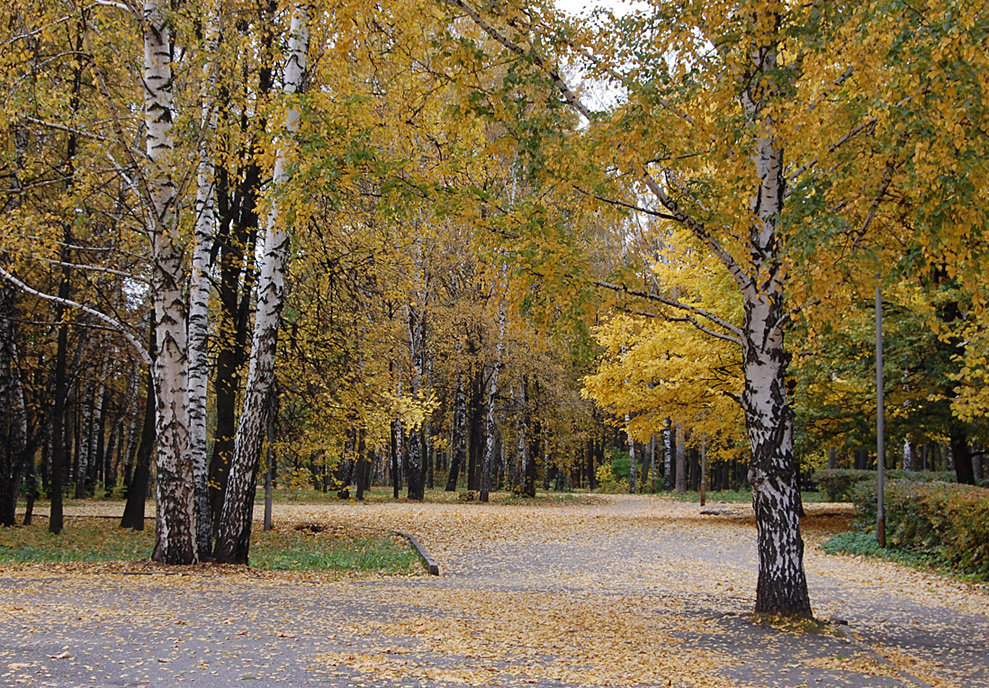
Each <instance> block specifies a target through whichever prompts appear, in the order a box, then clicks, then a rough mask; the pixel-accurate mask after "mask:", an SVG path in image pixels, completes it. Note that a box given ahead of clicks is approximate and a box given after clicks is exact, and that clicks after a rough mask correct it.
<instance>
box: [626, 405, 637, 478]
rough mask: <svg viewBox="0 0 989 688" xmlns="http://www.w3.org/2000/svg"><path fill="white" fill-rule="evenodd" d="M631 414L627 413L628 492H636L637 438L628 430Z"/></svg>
mask: <svg viewBox="0 0 989 688" xmlns="http://www.w3.org/2000/svg"><path fill="white" fill-rule="evenodd" d="M628 422H629V415H628V414H627V413H626V414H625V436H626V437H627V438H628V493H629V494H635V440H634V439H632V435H631V434H630V433H629V431H628Z"/></svg>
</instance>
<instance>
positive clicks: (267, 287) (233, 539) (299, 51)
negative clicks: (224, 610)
mask: <svg viewBox="0 0 989 688" xmlns="http://www.w3.org/2000/svg"><path fill="white" fill-rule="evenodd" d="M306 12H307V8H306V7H304V6H301V5H296V6H295V8H294V9H293V12H292V23H291V28H290V35H289V46H288V49H289V56H288V60H287V62H286V64H285V70H284V75H283V79H282V84H283V89H284V90H285V92H286V93H287V94H289V95H293V94H296V93H300V92H301V91H302V86H303V78H304V76H305V71H306V61H307V51H308V48H309V32H308V16H307V14H306ZM300 117H301V112H300V110H299V108H298V107H292V108H290V109H289V111H288V113H287V117H286V123H285V129H286V132H287V133H288V135H289V136H292V135H294V134H295V133H297V132H298V129H299V124H300ZM288 145H289V144H288V142H285V141H283V142H282V143H281V145H280V146H279V149H278V154H277V155H276V158H275V169H274V172H273V183H274V184H275V185H276V186H282V185H284V184H285V182H287V181H288V160H287V158H288V150H287V147H288ZM282 222H283V221H280V220H279V217H278V212H277V205H276V204H273V205H272V210H271V212H270V214H269V217H268V222H267V227H266V228H265V240H264V257H263V259H262V266H261V274H260V276H259V278H258V288H257V290H258V307H257V313H256V315H255V319H254V338H253V342H252V346H251V360H250V366H249V368H248V373H247V389H246V390H245V393H244V405H243V410H242V411H241V414H240V423H239V425H238V427H237V436H236V438H235V440H234V454H233V459H232V460H231V462H230V475H229V478H228V482H227V490H226V495H225V496H224V499H223V509H222V511H221V514H220V528H219V530H218V532H217V541H216V551H215V555H216V558H217V560H218V561H220V562H223V563H231V564H246V563H247V562H248V552H249V548H250V541H251V521H252V512H253V505H254V489H255V486H256V483H257V470H258V463H259V461H260V457H261V445H262V440H263V432H264V421H265V415H266V412H267V410H268V400H269V397H270V395H271V393H272V389H273V385H274V381H275V347H276V343H277V340H278V328H279V324H280V320H281V311H282V306H283V305H284V295H285V269H286V266H287V263H288V253H289V235H288V232H287V231H286V230H285V229H284V228H283V226H282Z"/></svg>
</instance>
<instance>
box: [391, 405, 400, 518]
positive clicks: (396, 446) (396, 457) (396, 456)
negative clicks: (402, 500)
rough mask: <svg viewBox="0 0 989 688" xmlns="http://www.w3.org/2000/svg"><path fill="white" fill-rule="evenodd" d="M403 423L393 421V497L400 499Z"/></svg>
mask: <svg viewBox="0 0 989 688" xmlns="http://www.w3.org/2000/svg"><path fill="white" fill-rule="evenodd" d="M401 433H402V425H401V423H399V422H398V421H392V423H391V482H392V490H391V492H392V499H398V496H399V494H400V493H401V491H402V457H401V456H400V454H401V453H402V440H401Z"/></svg>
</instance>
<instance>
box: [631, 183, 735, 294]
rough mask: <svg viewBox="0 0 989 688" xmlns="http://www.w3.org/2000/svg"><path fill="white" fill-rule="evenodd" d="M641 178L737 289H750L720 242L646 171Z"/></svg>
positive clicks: (733, 260)
mask: <svg viewBox="0 0 989 688" xmlns="http://www.w3.org/2000/svg"><path fill="white" fill-rule="evenodd" d="M642 178H643V181H645V183H646V186H647V187H649V190H650V191H652V193H653V195H654V196H656V198H657V199H659V202H660V203H662V204H663V207H664V208H666V209H667V210H668V211H670V213H671V214H672V215H673V217H674V219H675V220H676V221H677V222H679V223H680V224H682V225H683V226H684V227H686V228H687V229H688V230H689V231H690V233H691V234H693V235H694V236H695V237H696V238H697V239H698V240H699V241H700V242H701V243H703V244H704V245H705V246H707V247H708V250H710V251H711V253H713V254H714V255H715V256H716V257H717V259H718V260H720V261H721V264H722V265H724V266H725V268H726V269H727V270H728V272H729V273H730V274H731V276H732V278H733V279H734V280H735V283H736V284H737V285H738V287H739V289H741V290H742V291H743V292H745V291H747V290H748V289H750V288H751V286H752V280H750V279H749V277H748V275H746V274H745V271H744V270H742V266H740V265H739V264H738V262H737V261H736V260H735V259H734V258H733V257H732V255H731V254H730V253H728V250H727V249H726V248H725V247H724V246H722V245H721V242H719V241H718V240H717V239H715V238H714V236H712V235H711V233H710V232H709V231H708V230H707V227H705V226H704V224H703V223H701V222H698V221H697V220H695V219H694V218H693V217H691V216H690V215H689V214H687V212H686V211H684V210H683V208H681V207H680V205H679V204H678V203H677V202H676V201H675V200H673V199H672V198H670V196H669V194H667V193H666V191H665V190H664V189H663V187H662V186H660V184H659V182H657V181H656V180H655V179H654V178H653V176H652V175H651V174H649V171H648V170H646V169H643V170H642Z"/></svg>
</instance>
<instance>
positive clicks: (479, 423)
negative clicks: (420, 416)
mask: <svg viewBox="0 0 989 688" xmlns="http://www.w3.org/2000/svg"><path fill="white" fill-rule="evenodd" d="M469 423H470V447H469V448H468V451H469V454H468V462H467V489H468V490H475V491H476V490H479V489H480V488H481V481H480V478H481V472H480V470H479V469H480V462H481V455H482V454H483V452H484V371H483V370H481V371H478V372H476V373H475V374H474V384H473V385H472V386H471V397H470V416H469Z"/></svg>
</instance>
